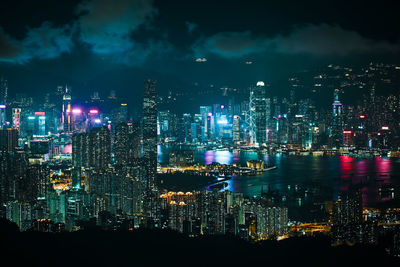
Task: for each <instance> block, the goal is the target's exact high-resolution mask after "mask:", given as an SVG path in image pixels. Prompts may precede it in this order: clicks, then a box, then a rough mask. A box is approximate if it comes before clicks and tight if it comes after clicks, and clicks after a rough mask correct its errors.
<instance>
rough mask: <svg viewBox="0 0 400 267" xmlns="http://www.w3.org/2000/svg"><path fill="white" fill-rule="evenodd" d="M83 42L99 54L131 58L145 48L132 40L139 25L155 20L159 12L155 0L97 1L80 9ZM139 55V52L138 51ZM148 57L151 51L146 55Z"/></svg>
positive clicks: (85, 3) (88, 2)
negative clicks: (133, 33)
mask: <svg viewBox="0 0 400 267" xmlns="http://www.w3.org/2000/svg"><path fill="white" fill-rule="evenodd" d="M78 13H80V14H82V15H81V16H80V19H79V26H80V31H81V36H80V39H81V40H82V41H83V42H84V43H87V44H89V45H90V46H91V47H92V51H93V52H94V53H96V54H103V55H109V54H120V55H121V56H125V57H126V56H129V55H131V54H132V53H133V51H134V50H135V49H138V50H140V52H143V48H141V47H139V45H138V44H137V43H136V42H135V41H134V40H133V39H132V38H131V34H132V32H133V31H134V30H136V29H137V28H138V27H139V26H141V25H143V24H145V23H146V22H147V21H148V20H149V19H151V18H152V17H153V16H154V15H155V14H156V13H157V10H156V9H155V8H154V6H153V0H134V1H129V0H118V1H113V2H112V5H110V1H107V0H93V1H87V2H84V3H83V4H82V5H80V6H79V7H78ZM138 52H139V51H138ZM145 54H147V52H145Z"/></svg>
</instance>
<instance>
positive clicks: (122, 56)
mask: <svg viewBox="0 0 400 267" xmlns="http://www.w3.org/2000/svg"><path fill="white" fill-rule="evenodd" d="M76 12H77V14H76V15H77V18H76V20H75V21H73V22H72V23H71V24H65V25H62V26H59V27H55V26H53V24H52V23H50V22H44V23H43V24H42V25H40V27H36V28H30V29H28V31H27V33H26V36H24V37H23V39H22V40H16V39H14V38H12V37H10V36H8V35H6V34H5V33H4V31H0V45H1V47H0V51H1V52H0V53H1V54H0V61H3V62H12V63H20V64H23V63H26V62H29V61H30V60H32V59H51V58H56V57H59V56H60V55H61V54H63V53H69V52H71V50H72V48H73V47H74V46H75V45H76V42H81V43H83V44H86V45H88V46H89V47H90V49H91V51H92V52H93V53H94V54H98V55H101V56H102V57H104V58H110V60H112V61H114V62H118V63H125V64H141V63H143V62H144V60H145V58H146V57H147V56H148V55H150V54H151V53H153V52H156V51H158V52H162V51H164V52H165V51H168V49H170V47H169V44H168V43H165V42H162V41H160V40H146V41H145V42H138V41H136V40H134V39H133V38H132V32H133V31H135V30H136V29H138V27H140V26H142V25H145V24H146V23H147V22H148V21H150V20H151V18H152V17H153V16H154V15H155V14H156V13H157V9H155V8H154V6H153V0H134V1H129V0H116V1H113V2H112V5H110V1H107V0H92V1H85V2H83V3H81V4H80V5H78V6H77V8H76Z"/></svg>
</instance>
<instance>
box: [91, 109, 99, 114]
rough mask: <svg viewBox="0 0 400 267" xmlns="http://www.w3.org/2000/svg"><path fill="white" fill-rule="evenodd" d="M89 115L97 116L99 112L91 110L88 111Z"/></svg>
mask: <svg viewBox="0 0 400 267" xmlns="http://www.w3.org/2000/svg"><path fill="white" fill-rule="evenodd" d="M89 113H90V114H98V113H99V111H98V110H97V109H91V110H89Z"/></svg>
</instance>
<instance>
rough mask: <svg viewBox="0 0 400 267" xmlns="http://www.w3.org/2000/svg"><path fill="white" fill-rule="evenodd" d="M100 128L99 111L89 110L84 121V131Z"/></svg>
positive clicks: (95, 109)
mask: <svg viewBox="0 0 400 267" xmlns="http://www.w3.org/2000/svg"><path fill="white" fill-rule="evenodd" d="M99 126H101V119H100V111H99V110H98V109H97V108H91V109H89V112H88V114H87V119H86V131H90V130H91V129H92V128H94V127H99Z"/></svg>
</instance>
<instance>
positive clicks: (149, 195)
mask: <svg viewBox="0 0 400 267" xmlns="http://www.w3.org/2000/svg"><path fill="white" fill-rule="evenodd" d="M142 125H143V137H142V138H143V161H144V164H145V170H146V181H145V184H143V186H144V187H145V188H144V190H143V192H144V213H145V214H144V215H145V224H146V225H147V227H158V222H157V219H158V209H159V207H158V205H157V201H158V192H157V188H156V185H155V177H156V174H157V92H156V81H152V80H147V81H145V84H144V94H143V124H142Z"/></svg>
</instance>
